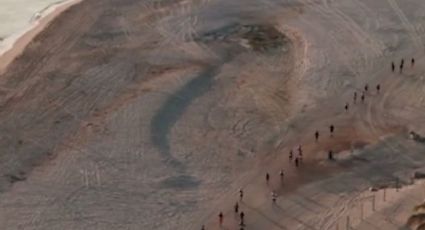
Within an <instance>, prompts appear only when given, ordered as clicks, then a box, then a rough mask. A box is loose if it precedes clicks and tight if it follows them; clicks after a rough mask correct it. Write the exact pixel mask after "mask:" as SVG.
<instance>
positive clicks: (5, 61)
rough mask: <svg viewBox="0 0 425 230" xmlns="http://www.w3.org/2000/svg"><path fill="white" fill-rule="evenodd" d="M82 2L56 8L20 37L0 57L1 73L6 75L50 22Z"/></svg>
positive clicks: (76, 0) (67, 2)
mask: <svg viewBox="0 0 425 230" xmlns="http://www.w3.org/2000/svg"><path fill="white" fill-rule="evenodd" d="M79 2H81V0H73V1H66V2H64V3H62V4H59V5H57V6H54V7H55V8H54V9H53V11H52V12H50V13H49V14H48V15H46V16H43V17H42V18H40V19H39V20H38V21H36V23H35V26H34V27H33V28H31V29H30V30H29V31H27V32H26V33H25V34H24V35H22V36H21V37H19V38H18V39H17V40H16V41H15V42H14V44H13V47H12V48H11V49H9V50H6V51H5V52H4V53H3V54H2V55H1V56H0V73H4V71H5V69H6V68H7V66H8V65H9V64H10V63H11V62H12V61H13V60H14V59H15V58H16V57H17V56H19V55H20V54H22V52H23V50H24V49H25V47H26V46H27V45H28V44H29V43H30V42H31V41H32V40H33V39H34V38H35V37H36V36H37V35H38V34H39V33H40V32H41V31H43V29H44V28H46V26H48V25H49V23H50V22H52V21H53V19H55V18H56V17H57V16H58V15H60V14H61V13H62V12H64V11H65V10H66V9H68V8H69V7H71V6H73V5H75V4H77V3H79Z"/></svg>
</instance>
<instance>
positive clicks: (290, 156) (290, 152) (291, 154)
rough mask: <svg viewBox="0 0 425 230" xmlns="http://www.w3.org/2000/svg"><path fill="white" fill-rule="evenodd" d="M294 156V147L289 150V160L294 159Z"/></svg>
mask: <svg viewBox="0 0 425 230" xmlns="http://www.w3.org/2000/svg"><path fill="white" fill-rule="evenodd" d="M293 157H294V154H293V152H292V149H291V150H290V151H289V160H290V161H292V158H293Z"/></svg>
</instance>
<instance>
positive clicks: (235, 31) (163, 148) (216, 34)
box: [151, 24, 289, 171]
mask: <svg viewBox="0 0 425 230" xmlns="http://www.w3.org/2000/svg"><path fill="white" fill-rule="evenodd" d="M195 41H197V42H201V43H204V44H205V45H207V46H210V47H213V48H214V49H213V50H215V51H216V52H217V53H219V54H221V56H222V61H221V63H219V64H216V65H213V66H210V67H207V68H205V70H204V71H202V73H200V74H199V75H198V76H196V77H195V78H193V79H192V80H191V81H189V82H188V83H187V84H186V85H184V86H183V87H182V88H181V89H179V90H178V91H176V92H175V93H173V94H172V95H170V96H169V97H168V98H167V100H166V101H165V103H164V104H163V105H162V106H161V107H160V108H159V110H158V111H157V113H156V114H155V115H154V117H153V118H152V121H151V140H152V142H153V144H154V145H155V146H156V147H157V148H158V149H159V151H160V153H161V155H162V157H163V160H164V162H165V163H166V164H168V165H170V166H172V167H174V168H176V169H179V170H181V171H184V164H183V163H182V162H180V161H179V160H178V159H176V158H175V157H173V155H172V154H171V149H170V144H169V133H170V130H171V128H172V127H173V126H174V124H175V123H176V122H177V121H178V120H179V119H180V117H181V116H182V114H183V113H184V112H185V110H186V109H187V108H188V106H189V105H190V104H191V102H192V101H193V100H194V99H196V98H198V97H200V96H202V95H204V94H205V93H206V92H208V91H209V90H210V89H211V86H212V85H213V80H214V77H215V76H216V74H217V73H218V72H219V71H220V69H221V66H222V65H223V64H224V63H228V62H231V61H232V59H233V58H235V57H236V56H238V55H239V54H241V53H242V52H247V51H254V52H258V53H259V54H263V55H264V54H270V53H271V52H273V53H274V52H276V51H284V49H283V48H284V47H285V45H287V44H289V39H287V38H286V37H285V36H284V35H283V34H281V33H280V32H279V31H277V30H276V29H275V28H274V27H273V26H270V25H240V24H231V25H228V26H225V27H222V28H220V29H217V30H214V31H209V32H206V33H204V34H202V35H200V36H199V37H197V38H195ZM243 41H245V42H246V41H248V45H249V46H248V47H247V46H244V45H242V44H243Z"/></svg>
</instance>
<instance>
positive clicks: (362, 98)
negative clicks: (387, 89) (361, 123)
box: [361, 94, 365, 102]
mask: <svg viewBox="0 0 425 230" xmlns="http://www.w3.org/2000/svg"><path fill="white" fill-rule="evenodd" d="M364 99H365V96H364V94H362V97H361V100H362V102H364Z"/></svg>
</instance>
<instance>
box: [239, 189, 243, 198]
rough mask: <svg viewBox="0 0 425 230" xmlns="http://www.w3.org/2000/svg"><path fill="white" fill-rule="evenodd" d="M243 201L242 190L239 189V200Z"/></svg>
mask: <svg viewBox="0 0 425 230" xmlns="http://www.w3.org/2000/svg"><path fill="white" fill-rule="evenodd" d="M242 199H243V190H242V189H239V200H240V201H242Z"/></svg>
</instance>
